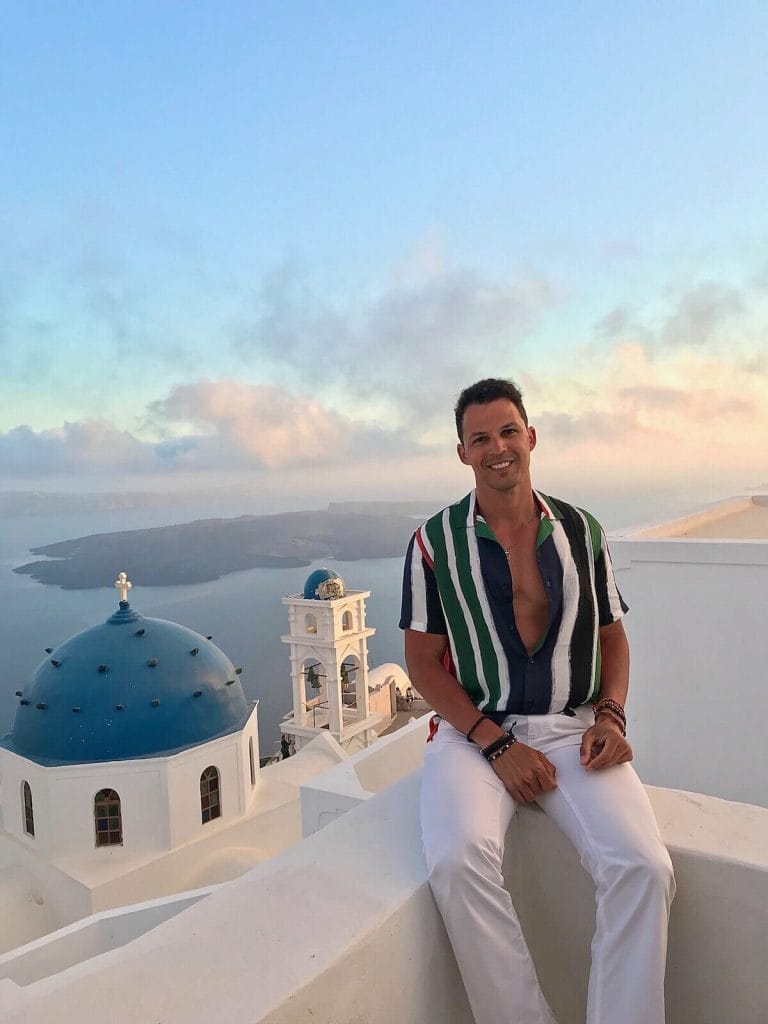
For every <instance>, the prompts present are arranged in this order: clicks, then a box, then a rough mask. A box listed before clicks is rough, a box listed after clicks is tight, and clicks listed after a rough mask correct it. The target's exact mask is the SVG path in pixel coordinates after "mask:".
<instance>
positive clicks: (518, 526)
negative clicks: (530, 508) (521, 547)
mask: <svg viewBox="0 0 768 1024" xmlns="http://www.w3.org/2000/svg"><path fill="white" fill-rule="evenodd" d="M540 518H541V515H540V513H539V512H534V513H533V515H532V516H531V518H530V519H526V520H524V521H523V522H522V523H517V524H516V525H515V526H513V527H512V529H513V530H522V528H523V527H524V526H530V524H531V523H532V522H534V521H535V520H536V519H540ZM501 550H502V551H503V552H504V554H505V555H506V556H507V561H509V555H510V552H511V551H512V545H510V546H509V547H508V548H505V547H502V549H501Z"/></svg>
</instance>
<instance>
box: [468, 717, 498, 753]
mask: <svg viewBox="0 0 768 1024" xmlns="http://www.w3.org/2000/svg"><path fill="white" fill-rule="evenodd" d="M502 736H506V733H505V732H504V730H503V729H502V728H501V726H500V725H496V723H495V722H494V721H492V720H491V719H490V718H486V719H485V721H483V722H481V723H480V724H479V725H478V727H477V728H476V729H474V730H473V732H472V739H471V742H472V743H475V744H476V745H477V746H478V747H480V749H481V750H483V749H484V748H485V747H488V746H490V745H491V743H495V742H496V740H499V739H501V737H502Z"/></svg>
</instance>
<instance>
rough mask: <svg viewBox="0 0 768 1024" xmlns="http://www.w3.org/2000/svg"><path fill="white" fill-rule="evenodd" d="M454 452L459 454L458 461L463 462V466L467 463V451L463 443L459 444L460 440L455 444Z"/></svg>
mask: <svg viewBox="0 0 768 1024" xmlns="http://www.w3.org/2000/svg"><path fill="white" fill-rule="evenodd" d="M456 454H457V455H458V456H459V462H461V463H463V464H464V465H465V466H468V465H469V463H468V462H467V453H466V451H465V449H464V445H463V444H461V442H459V444H457V445H456Z"/></svg>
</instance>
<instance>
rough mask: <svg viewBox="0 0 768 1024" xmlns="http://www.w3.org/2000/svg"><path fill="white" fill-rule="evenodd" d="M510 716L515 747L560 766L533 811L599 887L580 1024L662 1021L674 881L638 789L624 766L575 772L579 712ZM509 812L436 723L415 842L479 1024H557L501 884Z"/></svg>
mask: <svg viewBox="0 0 768 1024" xmlns="http://www.w3.org/2000/svg"><path fill="white" fill-rule="evenodd" d="M514 720H516V721H517V725H516V726H515V728H514V732H515V735H516V737H517V738H518V740H520V741H521V742H523V743H527V744H528V745H529V746H531V747H535V748H536V749H537V750H540V751H541V752H542V753H543V754H545V755H546V757H548V758H549V760H550V761H551V762H552V763H553V764H554V765H555V767H556V769H557V789H555V790H554V791H553V792H551V793H544V794H542V795H541V796H539V798H538V803H539V805H540V806H541V808H542V809H543V810H544V811H545V812H546V813H547V814H548V815H551V817H552V818H553V819H554V821H555V822H556V824H557V825H558V826H559V828H560V829H561V830H562V831H563V832H564V833H565V835H566V836H567V837H568V838H569V839H570V841H571V842H572V843H573V845H574V846H575V847H576V849H577V851H578V853H579V855H580V857H581V862H582V864H583V865H584V867H585V868H586V869H587V870H588V871H589V873H590V874H591V875H592V878H593V879H594V882H595V886H596V900H597V915H596V930H595V935H594V938H593V940H592V967H591V971H590V975H589V992H588V998H587V1024H664V968H665V962H666V950H667V921H668V918H669V906H670V903H671V901H672V897H673V895H674V889H675V885H674V879H673V875H672V864H671V862H670V859H669V855H668V853H667V851H666V848H665V847H664V844H663V842H662V840H661V836H660V835H659V830H658V827H657V825H656V819H655V818H654V815H653V810H652V809H651V806H650V803H649V802H648V798H647V796H646V793H645V789H644V788H643V785H642V783H641V782H640V780H639V779H638V777H637V775H636V774H635V771H634V769H633V768H632V767H631V766H630V765H628V764H622V765H616V766H614V767H613V768H606V769H603V770H602V771H600V770H598V771H596V772H587V771H586V770H585V769H584V768H583V767H582V766H581V764H580V763H579V745H580V743H581V737H582V735H583V733H584V730H585V729H586V728H587V726H588V725H590V724H591V721H592V715H591V711H590V710H589V709H583V708H582V709H577V713H576V716H575V717H573V718H571V717H569V716H566V715H536V716H529V717H527V718H526V717H525V716H520V715H517V716H514ZM512 721H513V718H512V717H510V719H508V721H507V722H506V723H505V727H508V726H509V725H511V724H512ZM515 806H516V804H515V801H514V800H513V798H512V796H511V795H510V793H509V792H508V791H507V790H506V789H505V788H504V786H503V785H502V783H501V782H500V780H499V778H498V777H497V775H496V774H495V772H494V771H493V769H492V768H491V766H490V765H489V764H488V763H487V762H486V761H485V759H484V758H483V757H482V756H481V755H480V752H479V751H478V749H477V747H476V746H475V745H474V744H472V743H467V740H466V739H465V737H464V736H463V735H462V734H461V733H460V732H458V731H457V730H456V729H454V728H453V726H451V725H449V723H448V722H445V721H442V722H440V726H439V728H438V731H437V734H436V735H435V737H434V738H433V740H432V741H431V742H430V743H428V744H427V749H426V753H425V759H424V774H423V781H422V789H421V827H422V837H423V841H424V851H425V854H426V859H427V867H428V870H429V883H430V886H431V887H432V892H433V894H434V897H435V900H436V902H437V905H438V907H439V909H440V913H441V914H442V917H443V921H444V922H445V927H446V931H447V932H448V937H449V938H450V940H451V944H452V946H453V950H454V954H455V956H456V961H457V963H458V965H459V970H460V971H461V976H462V979H463V981H464V986H465V988H466V990H467V996H468V998H469V1003H470V1006H471V1007H472V1013H473V1014H474V1018H475V1022H476V1024H555V1018H554V1016H553V1015H552V1011H551V1009H550V1008H549V1006H548V1004H547V1001H546V999H545V998H544V995H543V994H542V992H541V989H540V987H539V983H538V980H537V978H536V972H535V969H534V966H533V962H532V960H531V957H530V954H529V952H528V947H527V945H526V942H525V939H524V938H523V934H522V931H521V929H520V924H519V922H518V919H517V915H516V913H515V910H514V908H513V906H512V899H511V897H510V895H509V892H508V891H507V889H506V888H505V886H504V879H503V877H502V867H501V866H502V858H503V854H504V842H505V837H506V833H507V828H508V827H509V824H510V821H511V819H512V815H513V814H514V811H515ZM556 926H557V923H556V922H553V927H556Z"/></svg>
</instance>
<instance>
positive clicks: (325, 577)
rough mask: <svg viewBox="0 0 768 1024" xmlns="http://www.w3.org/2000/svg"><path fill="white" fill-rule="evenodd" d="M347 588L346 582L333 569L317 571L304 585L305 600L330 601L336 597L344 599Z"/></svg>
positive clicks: (308, 577) (312, 573)
mask: <svg viewBox="0 0 768 1024" xmlns="http://www.w3.org/2000/svg"><path fill="white" fill-rule="evenodd" d="M345 594H346V588H345V586H344V580H343V579H342V578H341V576H339V574H338V573H337V572H334V571H333V569H326V568H325V566H323V568H322V569H315V571H314V572H311V573H310V574H309V576H307V582H306V583H305V584H304V599H305V600H306V601H312V600H315V601H328V600H332V599H333V598H335V597H344V595H345Z"/></svg>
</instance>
